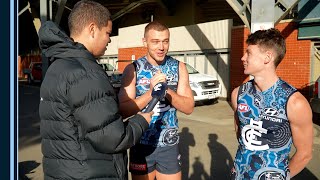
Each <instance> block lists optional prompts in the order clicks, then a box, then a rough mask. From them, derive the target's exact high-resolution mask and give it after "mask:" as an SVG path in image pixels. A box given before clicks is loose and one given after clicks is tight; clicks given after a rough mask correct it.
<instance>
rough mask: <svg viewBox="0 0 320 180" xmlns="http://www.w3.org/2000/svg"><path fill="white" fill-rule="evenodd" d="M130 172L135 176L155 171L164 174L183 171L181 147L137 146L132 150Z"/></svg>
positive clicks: (176, 145)
mask: <svg viewBox="0 0 320 180" xmlns="http://www.w3.org/2000/svg"><path fill="white" fill-rule="evenodd" d="M129 158H130V163H129V171H130V172H131V173H132V174H134V175H145V174H148V173H150V172H152V171H154V170H157V171H158V172H160V173H162V174H176V173H178V172H180V171H181V160H180V153H179V146H178V144H175V145H173V146H166V147H153V146H150V145H142V144H137V145H135V146H133V147H132V148H130V157H129Z"/></svg>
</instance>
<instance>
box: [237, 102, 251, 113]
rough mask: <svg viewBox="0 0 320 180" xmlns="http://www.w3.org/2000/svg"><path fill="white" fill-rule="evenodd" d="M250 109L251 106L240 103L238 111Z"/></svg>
mask: <svg viewBox="0 0 320 180" xmlns="http://www.w3.org/2000/svg"><path fill="white" fill-rule="evenodd" d="M249 110H250V107H249V106H248V105H247V104H243V103H241V104H239V105H238V111H240V112H248V111H249Z"/></svg>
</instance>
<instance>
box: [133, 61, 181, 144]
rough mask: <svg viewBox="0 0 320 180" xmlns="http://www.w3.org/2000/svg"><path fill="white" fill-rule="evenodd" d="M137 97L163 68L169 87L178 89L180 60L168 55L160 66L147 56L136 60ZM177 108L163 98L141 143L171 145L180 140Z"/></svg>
mask: <svg viewBox="0 0 320 180" xmlns="http://www.w3.org/2000/svg"><path fill="white" fill-rule="evenodd" d="M133 63H134V66H135V68H136V73H137V75H136V97H137V98H138V97H139V96H141V95H143V94H145V93H146V92H147V91H148V90H149V89H150V79H151V78H152V77H153V75H154V74H155V73H156V72H157V71H158V70H161V72H162V73H164V74H165V75H166V77H167V84H168V87H169V88H170V89H172V90H174V91H176V90H177V85H178V79H179V61H177V60H175V59H173V58H172V57H170V56H166V57H165V60H164V61H163V63H162V64H161V65H159V66H153V65H152V64H150V63H149V62H148V61H147V59H146V57H142V58H140V59H138V60H136V61H135V62H133ZM176 111H177V110H176V109H175V108H174V107H173V106H172V105H171V103H170V102H169V101H168V100H167V99H166V98H163V99H161V100H160V101H159V102H158V103H157V105H156V106H155V107H154V109H153V112H154V114H153V116H152V120H151V123H150V124H149V128H148V130H147V131H146V132H145V133H144V134H143V135H142V137H141V140H140V144H145V145H152V146H160V147H164V146H171V145H175V144H177V143H178V142H179V136H178V119H177V114H176Z"/></svg>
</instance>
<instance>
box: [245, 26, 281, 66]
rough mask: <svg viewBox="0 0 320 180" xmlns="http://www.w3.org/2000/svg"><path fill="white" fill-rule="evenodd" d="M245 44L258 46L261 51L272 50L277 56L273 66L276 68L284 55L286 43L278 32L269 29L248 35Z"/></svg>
mask: <svg viewBox="0 0 320 180" xmlns="http://www.w3.org/2000/svg"><path fill="white" fill-rule="evenodd" d="M246 43H247V44H248V45H258V46H259V47H260V48H261V50H266V49H273V50H274V51H275V52H276V53H277V54H276V58H275V60H274V64H275V66H276V67H277V66H278V65H279V64H280V62H281V61H282V59H283V58H284V55H285V54H286V42H285V39H284V37H283V36H282V35H281V33H280V31H279V30H277V29H275V28H271V29H267V30H258V31H256V32H254V33H253V34H250V35H249V37H248V39H247V41H246Z"/></svg>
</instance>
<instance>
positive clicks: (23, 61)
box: [18, 55, 41, 78]
mask: <svg viewBox="0 0 320 180" xmlns="http://www.w3.org/2000/svg"><path fill="white" fill-rule="evenodd" d="M39 61H41V56H40V55H28V56H18V78H27V77H26V76H25V75H24V74H23V69H25V68H29V65H30V63H31V62H39Z"/></svg>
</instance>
